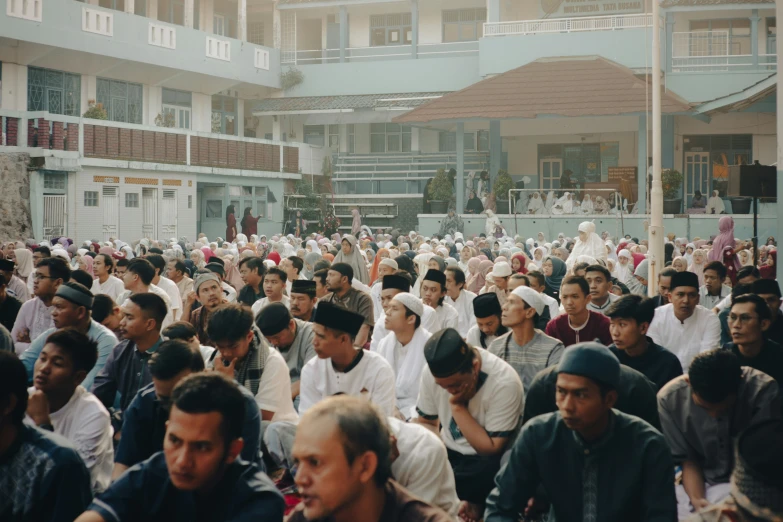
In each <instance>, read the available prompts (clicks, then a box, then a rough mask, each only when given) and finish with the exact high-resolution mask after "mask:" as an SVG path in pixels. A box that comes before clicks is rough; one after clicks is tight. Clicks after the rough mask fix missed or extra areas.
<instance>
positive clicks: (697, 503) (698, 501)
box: [691, 498, 710, 513]
mask: <svg viewBox="0 0 783 522" xmlns="http://www.w3.org/2000/svg"><path fill="white" fill-rule="evenodd" d="M691 505H692V506H693V511H694V512H696V513H698V512H699V511H701V510H702V509H704V508H707V507H710V501H709V500H707V499H706V498H692V499H691Z"/></svg>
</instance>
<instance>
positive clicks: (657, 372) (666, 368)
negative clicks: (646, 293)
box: [606, 294, 682, 391]
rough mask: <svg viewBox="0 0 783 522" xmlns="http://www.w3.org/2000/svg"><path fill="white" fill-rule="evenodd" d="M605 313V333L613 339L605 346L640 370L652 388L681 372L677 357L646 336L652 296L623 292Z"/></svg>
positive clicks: (621, 359)
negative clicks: (606, 330)
mask: <svg viewBox="0 0 783 522" xmlns="http://www.w3.org/2000/svg"><path fill="white" fill-rule="evenodd" d="M606 316H607V317H608V318H609V320H610V321H611V324H610V325H609V333H610V334H611V335H612V341H613V343H612V344H611V345H610V346H609V349H610V350H611V351H612V353H613V354H614V355H615V356H616V357H617V359H618V360H619V361H620V363H621V364H624V365H626V366H628V367H630V368H633V369H634V370H638V371H640V372H642V373H643V374H644V375H645V376H646V377H647V378H648V379H650V381H651V382H652V383H653V384H655V390H656V391H658V390H660V389H661V388H663V387H664V385H665V384H666V383H667V382H669V381H671V380H672V379H674V378H676V377H679V376H680V375H682V365H681V364H680V360H679V359H678V358H677V356H676V355H674V354H673V353H672V352H670V351H669V350H667V349H666V348H664V347H663V346H659V345H657V344H655V342H654V341H653V340H652V339H650V338H649V337H647V330H648V329H649V328H650V323H651V322H652V319H653V317H654V316H655V303H654V301H653V300H652V299H645V298H643V297H642V296H640V295H634V294H631V295H624V296H622V297H619V298H618V299H617V300H616V301H615V302H614V303H612V305H611V306H609V308H608V309H607V310H606Z"/></svg>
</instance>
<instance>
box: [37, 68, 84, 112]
mask: <svg viewBox="0 0 783 522" xmlns="http://www.w3.org/2000/svg"><path fill="white" fill-rule="evenodd" d="M81 99H82V79H81V76H80V75H78V74H70V73H66V72H61V71H54V70H51V69H40V68H38V67H28V69H27V110H28V111H48V112H51V113H52V114H63V115H65V116H81Z"/></svg>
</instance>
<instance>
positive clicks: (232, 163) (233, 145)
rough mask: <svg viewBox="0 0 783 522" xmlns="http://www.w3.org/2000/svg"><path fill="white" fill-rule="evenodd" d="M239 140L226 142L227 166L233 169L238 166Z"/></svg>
mask: <svg viewBox="0 0 783 522" xmlns="http://www.w3.org/2000/svg"><path fill="white" fill-rule="evenodd" d="M239 143H240V142H236V141H229V142H228V166H229V167H230V168H232V169H235V168H237V167H239V166H240V163H239V147H238V144H239Z"/></svg>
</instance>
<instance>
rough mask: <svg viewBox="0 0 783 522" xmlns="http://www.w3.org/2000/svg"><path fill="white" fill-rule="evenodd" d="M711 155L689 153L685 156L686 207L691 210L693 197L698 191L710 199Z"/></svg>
mask: <svg viewBox="0 0 783 522" xmlns="http://www.w3.org/2000/svg"><path fill="white" fill-rule="evenodd" d="M709 184H710V154H709V152H687V153H686V154H685V205H686V208H690V206H691V203H692V202H693V195H694V194H695V193H696V191H697V190H698V191H699V192H701V194H702V196H704V197H705V198H709V197H710V196H711V195H712V194H711V193H710V185H709Z"/></svg>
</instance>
